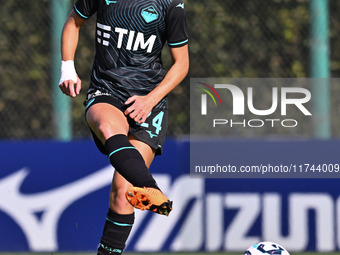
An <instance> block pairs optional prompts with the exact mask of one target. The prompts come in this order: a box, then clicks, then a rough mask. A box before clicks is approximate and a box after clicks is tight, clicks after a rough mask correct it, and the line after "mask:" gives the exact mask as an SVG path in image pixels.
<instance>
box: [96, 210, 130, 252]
mask: <svg viewBox="0 0 340 255" xmlns="http://www.w3.org/2000/svg"><path fill="white" fill-rule="evenodd" d="M134 220H135V214H134V213H132V214H124V215H123V214H118V213H115V212H114V211H112V210H111V209H109V212H108V213H107V218H106V221H105V226H104V230H103V236H102V238H101V239H100V244H99V247H98V255H108V254H114V255H120V254H122V252H123V250H124V248H125V243H126V240H127V238H128V237H129V234H130V231H131V229H132V225H133V223H134Z"/></svg>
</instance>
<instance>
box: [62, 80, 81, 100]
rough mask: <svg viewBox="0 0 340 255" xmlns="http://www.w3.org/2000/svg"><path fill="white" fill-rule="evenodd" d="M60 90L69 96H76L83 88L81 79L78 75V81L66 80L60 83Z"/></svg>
mask: <svg viewBox="0 0 340 255" xmlns="http://www.w3.org/2000/svg"><path fill="white" fill-rule="evenodd" d="M59 88H60V90H61V91H62V92H63V93H64V94H65V95H67V96H70V97H76V96H77V95H79V93H80V90H81V80H80V79H79V77H78V76H77V82H76V83H75V82H74V81H73V80H66V81H63V82H62V83H60V84H59Z"/></svg>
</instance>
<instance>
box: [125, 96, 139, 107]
mask: <svg viewBox="0 0 340 255" xmlns="http://www.w3.org/2000/svg"><path fill="white" fill-rule="evenodd" d="M136 97H137V96H136V95H135V96H132V97H129V98H128V100H126V101H125V104H126V105H128V104H131V103H133V102H134V101H135V100H136Z"/></svg>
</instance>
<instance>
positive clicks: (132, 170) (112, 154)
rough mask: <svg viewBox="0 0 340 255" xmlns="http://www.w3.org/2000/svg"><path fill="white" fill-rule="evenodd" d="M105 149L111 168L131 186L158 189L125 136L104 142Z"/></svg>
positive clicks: (138, 154)
mask: <svg viewBox="0 0 340 255" xmlns="http://www.w3.org/2000/svg"><path fill="white" fill-rule="evenodd" d="M105 149H106V152H107V155H108V156H109V160H110V162H111V164H112V166H113V167H114V168H115V169H116V171H117V172H118V173H120V174H121V175H122V176H123V177H124V178H125V179H126V180H127V181H128V182H130V183H131V184H132V185H133V186H136V187H152V188H156V189H159V188H158V186H157V184H156V181H155V179H154V178H153V177H152V175H151V174H150V172H149V169H148V168H147V167H146V165H145V162H144V159H143V157H142V155H141V154H140V153H139V151H138V150H137V149H136V148H135V147H134V146H133V145H132V144H131V143H130V141H129V139H128V138H127V136H126V135H115V136H112V137H110V138H109V139H107V140H106V142H105Z"/></svg>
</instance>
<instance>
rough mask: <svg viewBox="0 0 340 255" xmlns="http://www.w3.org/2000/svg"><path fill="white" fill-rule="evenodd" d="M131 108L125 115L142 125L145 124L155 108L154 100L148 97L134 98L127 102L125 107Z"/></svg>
mask: <svg viewBox="0 0 340 255" xmlns="http://www.w3.org/2000/svg"><path fill="white" fill-rule="evenodd" d="M129 104H132V105H131V106H129V107H128V108H127V109H126V110H125V112H124V114H125V115H128V116H129V117H130V118H131V119H133V120H134V121H136V122H137V123H139V124H141V123H143V122H145V120H146V118H147V117H148V116H149V113H150V112H151V110H152V108H153V107H154V106H155V102H154V100H152V99H151V98H149V97H147V96H136V95H135V96H132V97H130V98H128V100H126V102H125V105H129Z"/></svg>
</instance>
